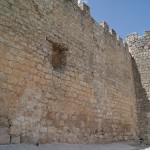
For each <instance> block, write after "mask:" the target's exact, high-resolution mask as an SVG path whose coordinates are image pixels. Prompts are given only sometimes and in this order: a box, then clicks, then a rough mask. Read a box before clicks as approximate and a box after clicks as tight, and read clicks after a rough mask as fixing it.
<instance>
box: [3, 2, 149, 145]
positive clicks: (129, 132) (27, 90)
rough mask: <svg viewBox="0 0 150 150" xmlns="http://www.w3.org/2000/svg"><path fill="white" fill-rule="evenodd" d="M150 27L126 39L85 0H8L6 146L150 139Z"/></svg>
mask: <svg viewBox="0 0 150 150" xmlns="http://www.w3.org/2000/svg"><path fill="white" fill-rule="evenodd" d="M149 74H150V31H145V33H144V35H143V36H142V37H138V35H137V34H136V33H133V34H131V35H129V36H127V39H126V43H123V41H122V39H121V38H120V37H119V36H117V35H116V32H115V31H114V30H113V29H109V26H108V24H107V23H106V22H101V23H100V24H99V23H97V22H96V21H95V20H94V19H93V18H92V17H91V16H90V8H89V7H88V6H87V5H86V4H85V3H82V4H79V5H78V4H77V0H0V144H9V143H101V142H113V141H130V140H138V139H139V138H143V139H144V142H145V143H150V75H149Z"/></svg>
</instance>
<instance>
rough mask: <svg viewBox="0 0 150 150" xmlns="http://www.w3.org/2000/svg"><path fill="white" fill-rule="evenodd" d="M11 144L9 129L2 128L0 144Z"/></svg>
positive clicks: (0, 130)
mask: <svg viewBox="0 0 150 150" xmlns="http://www.w3.org/2000/svg"><path fill="white" fill-rule="evenodd" d="M9 143H10V134H9V129H8V128H2V127H0V144H9Z"/></svg>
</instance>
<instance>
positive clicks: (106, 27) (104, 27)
mask: <svg viewBox="0 0 150 150" xmlns="http://www.w3.org/2000/svg"><path fill="white" fill-rule="evenodd" d="M100 26H102V27H103V29H104V31H106V32H109V25H108V24H107V23H106V22H105V21H102V22H100Z"/></svg>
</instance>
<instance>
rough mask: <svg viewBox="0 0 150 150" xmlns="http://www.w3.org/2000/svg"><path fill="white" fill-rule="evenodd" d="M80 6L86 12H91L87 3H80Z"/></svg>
mask: <svg viewBox="0 0 150 150" xmlns="http://www.w3.org/2000/svg"><path fill="white" fill-rule="evenodd" d="M79 7H80V8H81V10H82V11H83V12H84V13H87V14H90V7H89V6H88V5H87V4H86V3H84V2H83V3H80V4H79Z"/></svg>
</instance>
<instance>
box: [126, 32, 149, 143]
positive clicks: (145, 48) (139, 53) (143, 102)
mask: <svg viewBox="0 0 150 150" xmlns="http://www.w3.org/2000/svg"><path fill="white" fill-rule="evenodd" d="M126 40H127V43H128V44H129V51H130V53H131V55H132V64H133V71H134V80H135V91H136V99H137V106H138V118H139V124H140V137H142V138H143V139H144V141H145V142H146V143H149V144H150V31H145V32H144V35H143V36H142V37H138V35H137V33H132V34H130V35H129V36H127V39H126Z"/></svg>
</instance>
